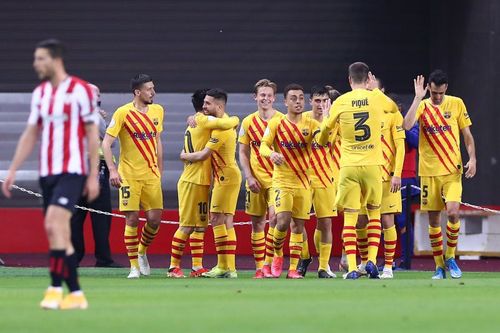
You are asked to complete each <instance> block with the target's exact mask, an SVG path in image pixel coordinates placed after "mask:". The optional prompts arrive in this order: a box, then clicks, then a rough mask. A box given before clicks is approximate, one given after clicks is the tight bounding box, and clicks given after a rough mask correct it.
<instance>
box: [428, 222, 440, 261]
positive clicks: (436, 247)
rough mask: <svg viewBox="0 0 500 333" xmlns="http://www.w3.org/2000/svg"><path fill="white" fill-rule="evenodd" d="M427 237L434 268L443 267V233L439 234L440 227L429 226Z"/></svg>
mask: <svg viewBox="0 0 500 333" xmlns="http://www.w3.org/2000/svg"><path fill="white" fill-rule="evenodd" d="M429 239H430V241H431V247H432V255H433V256H434V262H435V263H436V268H437V267H441V268H444V258H443V234H441V227H436V228H434V227H431V226H429Z"/></svg>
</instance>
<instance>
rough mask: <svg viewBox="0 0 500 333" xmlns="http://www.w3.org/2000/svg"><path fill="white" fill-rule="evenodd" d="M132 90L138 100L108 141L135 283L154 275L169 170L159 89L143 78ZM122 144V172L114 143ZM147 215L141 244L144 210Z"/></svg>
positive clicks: (118, 118)
mask: <svg viewBox="0 0 500 333" xmlns="http://www.w3.org/2000/svg"><path fill="white" fill-rule="evenodd" d="M130 86H131V90H132V94H133V95H134V99H133V101H132V102H130V103H127V104H125V105H123V106H121V107H119V108H118V109H117V110H116V111H115V113H114V114H113V118H112V120H111V122H110V124H109V126H108V129H107V131H106V135H105V137H104V140H103V143H102V150H103V153H104V158H105V159H106V164H107V166H108V169H109V181H110V183H111V185H112V186H114V187H116V188H119V189H120V190H119V201H120V202H119V206H120V211H122V212H124V213H125V219H126V220H125V223H126V225H125V232H124V240H125V246H126V248H127V254H128V258H129V260H130V273H129V275H128V278H129V279H137V278H139V277H140V275H141V274H142V275H145V276H147V275H150V273H151V269H150V266H149V262H148V258H147V256H146V251H147V248H148V247H149V245H150V244H151V242H152V241H153V239H154V238H155V236H156V234H157V233H158V230H159V227H160V221H161V214H162V210H163V192H162V189H161V174H162V171H163V160H162V155H163V149H162V144H161V132H162V131H163V107H161V106H160V105H158V104H153V97H154V95H155V89H154V88H155V86H154V83H153V79H152V78H151V77H150V76H149V75H146V74H138V75H136V76H135V77H134V78H133V79H132V80H131V81H130ZM116 138H118V139H119V141H120V159H119V160H120V162H119V164H118V170H117V168H116V165H115V163H114V161H113V156H112V153H111V145H112V144H113V142H114V141H115V140H116ZM141 208H142V209H143V210H144V211H145V212H146V220H147V222H146V224H145V225H144V227H143V228H142V232H141V240H140V243H139V238H138V233H137V227H138V225H139V210H140V209H141Z"/></svg>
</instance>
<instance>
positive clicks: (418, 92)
mask: <svg viewBox="0 0 500 333" xmlns="http://www.w3.org/2000/svg"><path fill="white" fill-rule="evenodd" d="M424 83H425V78H424V76H423V75H419V76H417V78H416V79H414V80H413V85H414V86H415V97H416V98H418V99H423V98H424V97H425V95H426V94H427V86H425V88H424Z"/></svg>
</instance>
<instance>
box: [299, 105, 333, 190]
mask: <svg viewBox="0 0 500 333" xmlns="http://www.w3.org/2000/svg"><path fill="white" fill-rule="evenodd" d="M302 116H303V117H306V118H312V119H314V118H313V111H307V112H304V113H303V114H302ZM330 132H331V133H330V135H329V136H328V141H327V143H326V144H324V145H320V144H319V143H317V142H316V140H313V142H312V144H311V168H312V172H310V175H311V186H312V187H314V188H326V187H329V186H332V185H333V181H334V177H333V168H334V167H335V165H334V164H335V162H334V160H333V156H334V145H333V144H332V143H333V142H334V141H335V136H336V131H335V129H332V130H331V131H330Z"/></svg>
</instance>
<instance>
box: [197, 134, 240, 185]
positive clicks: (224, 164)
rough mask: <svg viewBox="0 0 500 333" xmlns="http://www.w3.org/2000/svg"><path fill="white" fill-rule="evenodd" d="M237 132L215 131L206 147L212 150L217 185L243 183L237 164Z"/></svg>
mask: <svg viewBox="0 0 500 333" xmlns="http://www.w3.org/2000/svg"><path fill="white" fill-rule="evenodd" d="M236 139H237V135H236V130H235V129H229V130H225V131H221V130H214V131H212V134H211V136H210V139H209V140H208V142H207V144H206V145H205V147H206V148H209V149H210V150H212V151H213V152H212V155H211V163H212V172H213V176H214V180H215V185H216V186H217V185H233V184H240V183H241V173H240V169H239V167H238V164H237V163H236Z"/></svg>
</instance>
